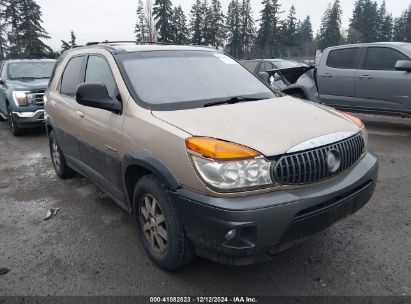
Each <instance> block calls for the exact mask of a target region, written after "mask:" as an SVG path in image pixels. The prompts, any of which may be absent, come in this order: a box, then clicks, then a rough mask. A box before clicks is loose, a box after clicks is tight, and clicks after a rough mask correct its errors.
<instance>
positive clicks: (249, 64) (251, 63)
mask: <svg viewBox="0 0 411 304" xmlns="http://www.w3.org/2000/svg"><path fill="white" fill-rule="evenodd" d="M242 65H243V66H244V67H245V68H246V69H247V70H249V71H250V72H251V73H255V71H256V69H257V65H258V61H247V62H242Z"/></svg>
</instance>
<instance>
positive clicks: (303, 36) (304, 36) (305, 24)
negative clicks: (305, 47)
mask: <svg viewBox="0 0 411 304" xmlns="http://www.w3.org/2000/svg"><path fill="white" fill-rule="evenodd" d="M297 39H298V41H300V43H301V44H303V43H306V42H312V41H313V40H314V35H313V26H312V23H311V18H310V16H307V18H305V19H304V21H302V22H300V23H299V26H298V27H297Z"/></svg>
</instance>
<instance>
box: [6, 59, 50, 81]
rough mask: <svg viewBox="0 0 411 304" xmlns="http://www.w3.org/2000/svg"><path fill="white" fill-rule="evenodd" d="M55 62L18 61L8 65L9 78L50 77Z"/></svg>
mask: <svg viewBox="0 0 411 304" xmlns="http://www.w3.org/2000/svg"><path fill="white" fill-rule="evenodd" d="M54 64H55V62H53V61H50V62H18V63H11V64H9V66H8V76H9V79H43V78H44V79H46V78H50V76H51V73H52V71H53V68H54Z"/></svg>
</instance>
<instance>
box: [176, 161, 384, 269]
mask: <svg viewBox="0 0 411 304" xmlns="http://www.w3.org/2000/svg"><path fill="white" fill-rule="evenodd" d="M377 178H378V160H377V158H376V157H375V156H374V155H372V154H370V153H368V154H367V155H366V156H365V157H364V158H363V159H362V160H361V161H360V162H359V163H358V164H357V165H356V166H355V167H353V168H352V169H350V170H349V171H348V172H345V173H343V174H341V175H340V176H338V177H335V178H333V179H330V180H328V181H326V182H322V183H318V184H314V185H307V186H306V187H302V188H298V189H293V190H279V191H275V192H271V193H265V194H259V195H253V196H246V197H236V198H213V197H209V196H203V195H199V194H194V193H192V192H188V191H185V190H179V191H177V192H174V193H171V195H172V197H173V200H174V202H175V205H176V206H177V208H178V212H179V215H180V217H181V218H182V220H183V223H184V228H185V231H186V233H187V236H188V237H189V239H190V240H191V241H192V243H193V245H194V247H195V249H196V252H197V254H198V255H200V256H203V257H206V258H209V259H211V260H214V261H217V262H221V263H225V264H233V265H247V264H252V263H255V262H261V261H264V260H269V259H270V258H271V257H272V255H273V254H275V253H277V252H279V251H282V250H284V249H287V248H289V247H291V246H292V245H294V244H296V243H298V242H300V241H301V240H303V239H305V238H308V237H310V236H312V235H314V234H316V233H318V232H320V231H322V230H324V229H326V228H328V227H329V226H331V225H332V224H334V223H336V222H338V221H339V220H341V219H343V218H345V217H347V216H349V215H351V214H353V213H355V212H357V211H358V210H359V209H361V208H362V207H363V206H364V205H365V204H366V203H367V202H368V201H369V200H370V199H371V197H372V195H373V193H374V190H375V186H376V183H377ZM231 229H238V233H237V236H236V237H235V238H234V240H231V241H227V240H226V239H225V235H226V234H227V232H228V231H230V230H231Z"/></svg>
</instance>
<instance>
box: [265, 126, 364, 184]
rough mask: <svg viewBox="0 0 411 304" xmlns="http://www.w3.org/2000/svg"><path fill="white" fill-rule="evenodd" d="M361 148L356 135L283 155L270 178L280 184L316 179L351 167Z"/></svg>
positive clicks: (361, 142)
mask: <svg viewBox="0 0 411 304" xmlns="http://www.w3.org/2000/svg"><path fill="white" fill-rule="evenodd" d="M364 148H365V143H364V139H363V138H362V136H361V135H360V134H359V135H356V136H354V137H351V138H348V139H345V140H343V141H340V142H337V143H334V144H331V145H328V146H324V147H321V148H317V149H312V150H307V151H304V152H299V153H294V154H288V155H284V156H283V157H281V158H280V159H279V160H278V162H277V164H276V166H275V167H274V172H273V174H274V178H275V180H276V181H277V182H279V183H281V184H283V185H302V184H309V183H314V182H318V181H321V180H324V179H327V178H330V177H333V176H335V175H338V174H340V173H341V172H343V171H345V170H347V169H349V168H350V167H352V166H353V165H354V164H355V163H356V162H357V161H358V160H359V159H360V158H361V155H363V152H364Z"/></svg>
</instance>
